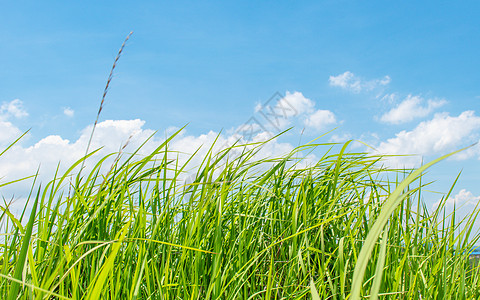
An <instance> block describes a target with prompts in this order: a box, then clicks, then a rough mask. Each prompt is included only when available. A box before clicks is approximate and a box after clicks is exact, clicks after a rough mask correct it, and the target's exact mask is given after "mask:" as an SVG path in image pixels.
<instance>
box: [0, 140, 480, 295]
mask: <svg viewBox="0 0 480 300" xmlns="http://www.w3.org/2000/svg"><path fill="white" fill-rule="evenodd" d="M171 138H173V136H172V137H171ZM169 142H170V139H167V140H166V141H165V143H163V144H162V145H160V146H159V147H158V148H157V149H155V150H154V151H153V152H152V153H150V155H147V156H142V157H140V156H138V155H136V154H132V155H130V156H127V155H126V154H125V153H123V154H122V156H123V158H122V159H115V160H114V163H113V165H112V166H111V167H110V168H107V169H108V171H107V172H101V170H103V168H102V165H103V164H104V163H105V161H106V160H105V159H100V160H99V161H98V162H97V163H96V164H95V166H94V167H93V168H92V169H91V170H90V171H89V172H87V171H85V172H86V173H84V175H83V176H81V175H80V174H79V166H81V165H82V164H83V162H84V160H85V159H87V158H88V159H91V157H90V156H91V155H92V153H90V154H89V155H88V157H87V156H86V157H84V158H82V159H80V160H79V161H77V162H76V163H75V164H74V165H73V166H72V167H71V168H69V169H68V170H67V172H65V173H64V174H56V175H55V178H53V180H51V181H50V182H48V183H46V184H43V185H42V187H41V188H40V187H39V188H38V189H36V190H37V192H36V193H34V194H32V195H31V198H32V201H34V203H35V206H37V207H36V209H35V208H34V209H32V211H31V214H30V216H31V217H30V221H29V222H28V223H27V229H26V230H25V229H24V228H23V227H22V222H21V221H22V220H21V219H18V218H16V217H15V215H14V214H13V213H12V212H10V208H9V206H8V205H3V206H2V207H1V208H2V213H1V215H0V221H1V223H2V226H3V227H2V228H4V229H5V232H4V234H3V237H2V239H1V244H0V255H1V257H0V268H1V271H0V277H1V278H0V295H3V297H4V298H6V297H7V296H9V293H10V297H11V298H20V299H56V298H62V299H245V300H247V299H354V297H357V296H358V297H363V298H368V297H370V296H371V298H380V299H436V298H443V299H453V298H455V299H457V298H460V299H478V298H480V289H479V286H480V280H479V279H480V270H479V267H478V265H476V264H472V263H471V261H470V258H469V252H470V250H471V249H472V246H473V245H474V244H475V243H476V242H477V241H478V235H474V234H473V231H472V230H473V226H474V222H475V221H476V219H477V216H478V212H479V209H478V207H477V208H475V210H474V211H473V212H472V215H471V216H470V217H469V218H466V219H465V220H463V222H462V224H461V225H460V224H458V223H455V222H454V220H455V218H451V220H452V221H447V218H445V217H444V212H445V204H446V200H447V198H448V196H449V194H447V195H445V197H444V198H443V199H442V201H440V205H439V206H438V207H437V208H436V209H435V210H434V211H433V212H432V211H430V210H429V209H427V207H426V206H425V204H424V203H423V202H422V197H421V192H422V190H423V187H424V186H425V185H426V184H425V183H423V182H422V181H421V178H422V175H421V171H422V169H419V170H417V171H414V172H412V173H405V172H397V173H395V172H396V171H394V170H388V169H385V168H382V167H380V163H379V159H380V157H378V156H369V155H367V154H365V153H351V152H348V151H347V150H346V149H347V146H348V144H345V145H344V147H342V148H341V150H340V151H338V152H335V149H336V148H335V147H333V148H332V149H330V150H329V151H327V153H326V154H325V155H323V156H322V157H321V158H320V159H319V160H318V161H317V162H316V163H315V164H313V165H311V166H304V167H302V166H301V165H302V164H301V159H300V158H299V157H301V155H299V153H301V152H302V151H309V150H311V149H313V148H315V147H318V146H331V145H322V144H320V143H317V144H309V145H305V146H300V147H298V148H296V149H295V150H294V151H292V153H290V154H288V155H286V156H284V157H278V158H267V159H256V158H255V157H256V156H254V154H255V153H256V152H257V151H258V149H259V148H260V147H262V145H261V144H258V145H250V148H249V150H245V151H244V152H243V154H242V155H241V156H237V157H233V158H232V157H230V158H228V153H229V151H232V149H233V147H237V149H238V147H239V145H235V146H233V147H230V148H228V149H226V150H225V151H223V152H221V153H219V154H216V153H214V152H213V147H212V148H210V150H209V152H208V153H207V155H206V156H205V157H204V159H203V162H202V164H201V166H200V167H199V168H198V172H197V173H196V175H195V176H194V179H193V181H192V182H191V183H188V184H186V183H185V182H184V181H182V180H180V178H182V177H185V174H184V172H185V170H187V169H188V168H187V165H186V164H181V163H179V162H178V161H177V160H176V159H175V157H177V153H175V152H173V151H171V150H169V148H168V145H169ZM194 155H197V154H194ZM172 158H173V159H172ZM0 159H1V157H0ZM225 161H226V163H225ZM187 163H188V161H187ZM427 166H428V164H427ZM392 174H393V175H395V174H397V176H393V177H394V178H398V179H395V180H393V181H389V180H387V179H388V178H391V177H392ZM70 176H76V179H75V180H72V181H71V182H70V183H67V180H66V179H67V178H69V177H70ZM402 178H406V179H405V180H404V181H402ZM67 188H68V189H70V190H71V191H72V192H71V193H70V194H67V193H65V189H67ZM393 198H394V200H392V199H393ZM29 201H30V200H29ZM392 201H393V202H392ZM392 203H393V204H392ZM35 206H34V207H35ZM459 228H461V230H459ZM30 229H31V231H30ZM382 232H383V234H382ZM380 235H381V236H382V238H381V240H378V237H379V236H380ZM359 270H360V271H359ZM352 291H353V293H352ZM13 294H14V295H13ZM358 297H357V299H358Z"/></svg>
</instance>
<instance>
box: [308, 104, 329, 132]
mask: <svg viewBox="0 0 480 300" xmlns="http://www.w3.org/2000/svg"><path fill="white" fill-rule="evenodd" d="M304 123H305V125H306V126H307V127H311V128H314V129H316V130H319V131H320V130H324V129H325V127H326V126H328V125H331V124H335V123H337V119H336V118H335V115H334V114H333V113H332V112H331V111H329V110H321V109H319V110H317V111H315V112H314V113H312V114H310V115H309V116H308V117H307V118H306V119H305V122H304Z"/></svg>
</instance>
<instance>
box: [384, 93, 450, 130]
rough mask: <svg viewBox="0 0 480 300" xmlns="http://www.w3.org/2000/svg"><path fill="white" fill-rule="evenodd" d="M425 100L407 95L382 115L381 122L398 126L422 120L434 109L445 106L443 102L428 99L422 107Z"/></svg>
mask: <svg viewBox="0 0 480 300" xmlns="http://www.w3.org/2000/svg"><path fill="white" fill-rule="evenodd" d="M424 102H425V99H423V98H422V97H420V96H412V95H408V96H407V98H405V99H404V100H403V101H402V102H401V103H400V104H398V105H397V106H396V107H394V108H392V109H391V110H390V111H388V112H387V113H385V114H384V115H382V117H381V118H380V120H381V121H382V122H386V123H391V124H400V123H405V122H409V121H412V120H413V119H416V118H422V117H426V116H427V115H429V114H430V113H431V112H432V111H433V110H434V109H436V108H438V107H441V106H442V105H445V104H446V103H447V101H445V100H443V99H442V100H432V99H429V100H428V101H427V104H426V105H423V103H424Z"/></svg>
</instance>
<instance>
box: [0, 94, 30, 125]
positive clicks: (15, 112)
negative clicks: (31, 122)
mask: <svg viewBox="0 0 480 300" xmlns="http://www.w3.org/2000/svg"><path fill="white" fill-rule="evenodd" d="M26 116H28V113H27V111H26V110H25V109H24V108H23V102H22V100H20V99H15V100H12V101H10V102H3V103H2V105H1V106H0V120H1V119H4V120H5V119H8V118H10V117H15V118H23V117H26Z"/></svg>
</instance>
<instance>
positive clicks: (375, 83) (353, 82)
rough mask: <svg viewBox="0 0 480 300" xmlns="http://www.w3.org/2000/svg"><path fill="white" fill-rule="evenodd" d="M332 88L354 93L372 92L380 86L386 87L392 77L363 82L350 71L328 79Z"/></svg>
mask: <svg viewBox="0 0 480 300" xmlns="http://www.w3.org/2000/svg"><path fill="white" fill-rule="evenodd" d="M328 81H329V83H330V85H331V86H335V87H340V88H342V89H345V90H349V91H352V92H354V93H360V92H362V91H371V90H374V89H376V88H377V87H380V86H385V85H387V84H389V83H390V81H391V79H390V76H388V75H387V76H385V77H383V78H381V79H374V80H363V79H362V78H360V77H358V76H356V75H355V74H353V73H352V72H350V71H346V72H345V73H343V74H340V75H337V76H330V77H329V79H328Z"/></svg>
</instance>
